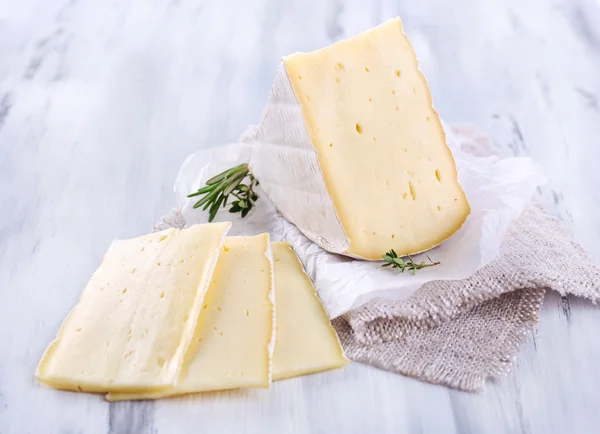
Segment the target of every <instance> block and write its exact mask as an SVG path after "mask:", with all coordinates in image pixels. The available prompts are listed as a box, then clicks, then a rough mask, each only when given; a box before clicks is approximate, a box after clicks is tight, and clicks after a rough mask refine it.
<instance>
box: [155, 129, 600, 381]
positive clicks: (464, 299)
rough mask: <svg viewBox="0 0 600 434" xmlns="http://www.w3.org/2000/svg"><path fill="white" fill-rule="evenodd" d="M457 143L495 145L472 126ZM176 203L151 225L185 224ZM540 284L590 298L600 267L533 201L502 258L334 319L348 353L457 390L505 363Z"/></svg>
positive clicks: (596, 295)
mask: <svg viewBox="0 0 600 434" xmlns="http://www.w3.org/2000/svg"><path fill="white" fill-rule="evenodd" d="M453 129H454V130H455V132H457V133H458V134H459V135H462V136H467V137H469V139H470V140H468V141H465V143H463V146H462V147H463V150H465V151H467V152H471V153H473V154H476V155H480V156H484V155H490V154H495V153H496V151H495V149H494V148H493V147H492V146H491V143H490V142H489V140H488V139H487V137H485V136H484V135H482V134H480V133H478V132H477V131H476V130H475V129H473V128H470V127H456V126H454V127H453ZM184 226H185V220H184V218H183V216H182V215H181V212H179V210H174V211H172V212H171V213H170V214H169V215H167V216H165V217H163V218H162V219H161V221H160V222H159V223H157V225H155V227H154V229H155V230H161V229H166V228H168V227H178V228H183V227H184ZM546 289H552V290H555V291H558V292H559V293H560V294H562V295H567V294H573V295H576V296H579V297H585V298H587V299H589V300H591V301H592V302H594V303H595V302H596V301H598V300H599V299H600V269H599V268H598V267H597V266H596V265H594V263H593V262H592V261H591V259H590V258H589V256H588V255H587V253H586V252H585V251H584V250H583V249H582V248H581V247H580V246H579V245H577V244H576V243H574V242H572V241H571V240H570V239H569V237H568V236H567V235H566V234H565V233H564V231H563V230H562V229H561V227H560V225H559V223H558V222H557V221H556V220H555V219H554V218H552V217H550V216H548V215H547V214H545V213H544V212H543V211H541V209H540V208H538V207H535V206H532V207H531V208H530V209H529V210H527V211H526V212H525V213H524V214H523V215H522V216H521V217H520V218H519V219H518V220H516V221H515V222H514V223H513V225H512V226H511V227H510V228H509V230H508V233H507V235H506V238H505V240H504V242H503V243H502V245H501V248H500V257H499V258H498V259H497V260H495V261H494V262H492V263H491V264H489V265H488V266H486V267H484V268H483V269H481V270H480V271H478V272H477V273H476V274H475V275H473V276H471V277H470V278H468V279H465V280H460V281H438V282H431V283H428V284H426V285H424V286H423V287H421V288H420V289H419V290H418V291H417V292H416V293H415V294H414V295H413V296H412V297H410V298H408V299H407V300H404V301H389V300H374V301H372V302H370V303H368V304H367V305H365V306H362V307H361V308H358V309H355V310H353V311H351V312H349V313H348V314H346V315H344V316H343V317H341V318H338V319H336V320H334V321H333V325H334V326H335V328H336V330H337V332H338V334H339V336H340V340H341V342H342V345H343V347H344V350H345V352H346V354H347V356H348V357H349V358H350V359H352V360H354V361H357V362H362V363H368V364H371V365H374V366H377V367H379V368H383V369H386V370H390V371H394V372H397V373H400V374H404V375H409V376H412V377H415V378H418V379H420V380H423V381H428V382H430V383H436V384H443V385H446V386H449V387H453V388H456V389H460V390H466V391H476V390H480V389H482V388H483V386H484V384H485V381H486V378H488V377H495V376H500V375H504V374H506V373H507V372H508V370H509V369H510V366H511V363H512V361H513V360H514V358H515V356H516V354H517V352H518V349H519V346H520V344H521V343H522V342H523V341H524V339H525V338H526V336H527V334H528V332H529V331H530V330H531V329H532V328H533V327H534V326H535V324H536V323H537V321H538V314H539V311H540V309H541V303H542V299H543V297H544V292H545V290H546Z"/></svg>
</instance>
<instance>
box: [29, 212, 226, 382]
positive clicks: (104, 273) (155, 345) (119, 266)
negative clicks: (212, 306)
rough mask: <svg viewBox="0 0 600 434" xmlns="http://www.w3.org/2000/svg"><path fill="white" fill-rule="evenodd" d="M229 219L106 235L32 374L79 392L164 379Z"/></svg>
mask: <svg viewBox="0 0 600 434" xmlns="http://www.w3.org/2000/svg"><path fill="white" fill-rule="evenodd" d="M230 226H231V224H230V223H218V224H211V225H196V226H192V227H191V228H189V229H186V230H183V231H178V230H176V229H169V230H165V231H162V232H157V233H154V234H150V235H146V236H143V237H139V238H134V239H130V240H123V241H116V242H114V243H113V244H112V245H111V247H110V248H109V250H108V251H107V253H106V254H105V256H104V260H103V261H102V264H101V265H100V267H99V268H98V269H97V270H96V272H95V273H94V274H93V276H92V278H91V279H90V281H89V283H88V284H87V285H86V287H85V290H84V291H83V294H82V296H81V299H80V301H79V303H78V304H77V305H76V306H75V307H74V308H73V310H72V311H71V313H70V314H69V316H68V317H67V318H66V320H65V321H64V322H63V324H62V326H61V328H60V330H59V332H58V335H57V337H56V340H54V341H53V342H52V343H51V344H50V346H49V348H48V349H47V350H46V353H45V354H44V356H43V358H42V360H41V362H40V364H39V366H38V371H37V377H38V379H39V380H40V381H42V382H44V383H46V384H48V385H50V386H52V387H55V388H59V389H68V390H79V391H87V392H107V391H112V390H119V391H132V392H137V391H142V390H161V389H164V388H167V387H169V386H171V384H172V383H173V382H174V381H175V380H177V378H178V377H179V373H180V370H181V366H182V364H183V360H184V356H185V353H186V352H187V350H188V347H189V344H190V342H191V340H192V335H193V332H194V330H195V328H196V322H197V319H198V313H199V311H200V308H201V306H202V304H201V303H202V299H203V296H204V293H205V292H206V290H207V289H208V285H209V283H210V279H211V275H212V271H213V269H214V266H215V264H216V261H217V257H218V253H219V250H220V248H221V245H222V243H223V240H224V238H225V235H226V233H227V231H228V230H229V228H230Z"/></svg>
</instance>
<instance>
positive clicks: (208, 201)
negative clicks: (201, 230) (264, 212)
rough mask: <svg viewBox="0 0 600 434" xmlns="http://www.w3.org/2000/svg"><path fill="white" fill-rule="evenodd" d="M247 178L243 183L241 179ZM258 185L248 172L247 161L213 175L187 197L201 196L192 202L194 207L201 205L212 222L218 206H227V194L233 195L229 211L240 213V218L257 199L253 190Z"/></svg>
mask: <svg viewBox="0 0 600 434" xmlns="http://www.w3.org/2000/svg"><path fill="white" fill-rule="evenodd" d="M246 177H248V178H249V182H248V183H247V184H244V183H243V181H244V180H245V179H246ZM257 185H258V180H257V179H256V178H255V177H254V175H252V173H250V168H249V167H248V164H247V163H244V164H240V165H239V166H235V167H232V168H231V169H228V170H225V171H224V172H221V173H219V174H218V175H216V176H213V177H212V178H210V179H209V180H208V181H206V185H205V186H204V187H202V188H201V189H199V190H198V191H197V192H195V193H191V194H189V195H188V197H195V196H202V197H201V198H200V200H199V201H198V202H196V203H195V204H194V208H200V207H202V210H203V211H206V210H207V209H208V210H209V211H208V213H209V214H208V221H209V222H212V221H213V220H214V218H215V216H216V215H217V211H219V208H221V206H223V208H225V207H226V206H227V201H228V199H229V196H233V197H234V198H235V199H236V200H234V201H233V202H231V208H229V212H230V213H238V212H239V213H241V214H242V218H243V217H246V215H248V213H249V212H250V210H251V209H252V207H253V206H254V203H255V202H256V201H257V200H258V195H257V194H256V192H255V191H254V189H255V188H256V186H257Z"/></svg>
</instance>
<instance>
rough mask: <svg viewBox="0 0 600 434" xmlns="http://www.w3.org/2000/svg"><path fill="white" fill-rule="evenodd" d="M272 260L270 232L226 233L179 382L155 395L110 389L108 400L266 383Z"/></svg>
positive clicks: (272, 314) (272, 333)
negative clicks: (234, 235) (238, 235)
mask: <svg viewBox="0 0 600 434" xmlns="http://www.w3.org/2000/svg"><path fill="white" fill-rule="evenodd" d="M272 264H273V261H272V252H271V245H270V241H269V236H268V234H262V235H256V236H244V237H228V238H227V239H226V240H225V244H224V245H223V248H222V250H221V254H220V256H219V261H218V263H217V267H216V269H215V272H214V274H213V278H212V282H211V285H210V288H209V290H208V292H207V293H206V296H205V298H204V302H203V305H202V309H201V311H200V316H199V318H198V324H197V327H196V331H195V333H194V337H193V339H192V345H191V346H190V349H189V351H188V353H187V355H186V359H185V364H184V367H183V370H182V373H181V377H180V378H179V381H178V383H177V385H175V386H174V387H172V388H171V389H169V390H165V391H162V392H156V393H141V394H127V393H123V394H122V393H111V394H109V395H108V396H107V399H108V400H109V401H120V400H133V399H156V398H163V397H167V396H173V395H181V394H187V393H194V392H204V391H212V390H224V389H235V388H244V387H269V385H270V382H271V359H272V355H273V347H274V344H275V304H274V296H275V294H274V291H273V287H274V282H273V265H272Z"/></svg>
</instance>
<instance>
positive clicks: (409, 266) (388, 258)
mask: <svg viewBox="0 0 600 434" xmlns="http://www.w3.org/2000/svg"><path fill="white" fill-rule="evenodd" d="M382 257H383V260H384V261H385V262H386V263H385V264H383V265H382V267H390V266H391V267H392V268H397V269H398V270H400V272H401V273H404V271H405V270H408V271H410V272H411V273H412V274H415V273H416V272H417V270H420V269H421V268H427V267H433V266H435V265H439V264H440V263H439V262H433V261H432V260H431V258H430V257H429V255H427V259H429V262H421V263H420V264H417V263H416V262H415V261H413V259H412V258H411V257H410V256H409V255H407V256H406V258H401V257H399V256H398V254H397V253H396V252H395V251H394V249H392V250H390V251H389V252H387V253H386V254H385V255H383V256H382Z"/></svg>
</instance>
